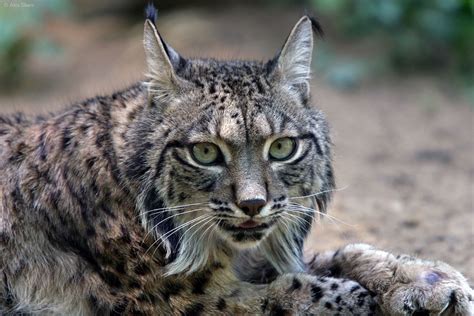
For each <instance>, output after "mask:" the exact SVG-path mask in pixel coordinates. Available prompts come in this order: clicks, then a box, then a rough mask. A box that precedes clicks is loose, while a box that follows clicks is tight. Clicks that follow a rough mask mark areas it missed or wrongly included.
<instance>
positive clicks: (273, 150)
mask: <svg viewBox="0 0 474 316" xmlns="http://www.w3.org/2000/svg"><path fill="white" fill-rule="evenodd" d="M295 152H296V141H295V140H294V139H293V138H290V137H282V138H278V139H277V140H275V141H274V142H273V143H272V144H271V145H270V149H269V151H268V155H269V157H270V160H276V161H283V160H288V159H289V158H291V157H292V156H293V155H294V153H295Z"/></svg>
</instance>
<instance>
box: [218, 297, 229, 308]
mask: <svg viewBox="0 0 474 316" xmlns="http://www.w3.org/2000/svg"><path fill="white" fill-rule="evenodd" d="M226 307H227V302H226V301H225V299H223V298H222V297H221V298H219V300H218V301H217V304H216V308H217V310H219V311H223V310H224V309H225V308H226Z"/></svg>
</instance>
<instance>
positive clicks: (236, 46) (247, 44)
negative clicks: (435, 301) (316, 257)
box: [0, 9, 474, 283]
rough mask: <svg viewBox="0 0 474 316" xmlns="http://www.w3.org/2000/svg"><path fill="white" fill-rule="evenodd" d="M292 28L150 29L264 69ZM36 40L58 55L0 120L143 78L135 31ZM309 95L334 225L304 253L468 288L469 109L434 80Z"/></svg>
mask: <svg viewBox="0 0 474 316" xmlns="http://www.w3.org/2000/svg"><path fill="white" fill-rule="evenodd" d="M297 17H298V12H290V13H288V12H285V13H283V12H281V11H268V10H267V11H265V12H257V11H255V10H249V9H233V10H226V11H225V12H224V11H223V12H217V13H216V12H214V13H212V14H211V13H209V12H206V11H200V10H187V11H177V12H176V13H169V14H165V15H163V16H162V17H161V20H160V22H159V27H160V30H161V33H162V34H163V35H164V36H165V38H166V39H167V40H168V42H169V43H170V44H171V45H172V46H173V47H174V48H175V49H177V50H178V51H180V52H181V53H182V54H183V55H184V56H213V57H220V58H233V57H235V58H254V59H266V58H268V57H271V56H272V55H273V54H274V53H275V52H276V51H277V49H278V47H279V46H280V45H281V44H282V43H283V40H284V39H285V37H286V35H287V33H288V32H289V30H290V29H291V27H292V25H293V24H294V23H295V22H296V20H297ZM44 32H47V34H49V36H50V37H51V38H52V39H54V40H56V41H57V42H58V43H61V45H62V46H63V50H64V51H63V54H61V55H60V56H57V57H55V58H54V59H50V60H44V59H43V60H39V59H38V60H35V59H32V60H30V61H29V62H28V73H29V75H28V78H27V80H26V81H25V83H24V88H22V89H21V90H20V91H19V92H15V93H13V94H9V95H0V111H1V112H3V113H6V112H12V111H15V110H24V111H27V112H44V111H49V110H53V109H57V108H60V107H61V106H64V104H67V103H69V102H72V101H74V100H77V99H81V98H85V97H89V96H92V95H95V94H107V93H109V92H111V91H113V90H114V89H119V88H123V87H126V86H127V85H128V84H130V83H132V82H134V81H136V80H139V79H140V78H142V72H143V71H144V64H143V57H144V56H143V52H142V47H141V32H142V25H141V24H137V25H136V26H134V27H123V26H121V25H119V24H117V23H116V21H114V20H113V19H110V18H102V19H100V20H87V21H82V22H74V21H71V20H69V21H54V22H51V23H50V24H49V25H48V27H47V29H46V30H44ZM316 48H317V45H316ZM315 58H317V53H316V56H315ZM313 94H314V98H313V99H314V103H315V104H316V105H317V106H319V107H320V108H321V109H323V111H324V112H325V113H326V114H327V116H328V118H329V121H330V122H331V125H332V131H333V140H334V143H335V167H336V175H337V179H338V181H337V182H338V188H340V191H338V192H337V193H336V195H335V201H334V203H333V204H332V206H331V210H330V215H332V216H334V217H336V218H337V220H330V219H326V220H324V221H322V222H318V223H317V224H316V225H315V229H314V231H313V233H312V235H311V237H310V238H309V240H308V243H307V248H308V252H310V251H318V250H323V249H331V248H335V247H338V246H341V245H343V244H346V243H351V242H366V243H371V244H374V245H376V246H379V247H382V248H384V249H388V250H390V251H393V252H397V253H400V252H401V253H409V254H415V255H418V256H421V257H426V258H431V259H440V260H444V261H446V262H448V263H450V264H452V265H453V266H455V267H456V268H458V269H460V270H461V271H462V272H463V273H465V274H466V275H467V276H468V277H469V278H470V280H471V283H474V282H473V280H474V250H473V241H474V217H473V215H474V211H473V195H474V187H473V176H474V162H473V160H474V143H473V135H474V133H473V131H474V130H473V126H474V124H473V122H474V116H473V111H472V107H469V105H468V104H467V103H465V102H464V101H462V99H461V98H459V97H457V96H456V95H453V94H451V93H450V92H449V91H448V90H445V89H443V88H442V87H440V84H439V81H435V80H433V78H419V77H418V78H409V79H402V78H398V79H393V78H392V79H383V78H382V79H381V80H377V82H376V83H372V84H370V85H365V86H363V87H361V88H359V89H358V90H356V91H352V92H350V93H348V92H345V93H343V92H340V91H337V90H334V89H333V88H331V87H330V86H328V85H327V83H325V82H324V80H321V79H318V74H315V80H314V85H313Z"/></svg>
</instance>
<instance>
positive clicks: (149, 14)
mask: <svg viewBox="0 0 474 316" xmlns="http://www.w3.org/2000/svg"><path fill="white" fill-rule="evenodd" d="M145 16H146V19H147V20H150V21H151V22H153V24H154V25H156V19H157V17H158V10H156V8H155V6H154V5H153V3H152V2H149V3H148V5H147V6H146V9H145Z"/></svg>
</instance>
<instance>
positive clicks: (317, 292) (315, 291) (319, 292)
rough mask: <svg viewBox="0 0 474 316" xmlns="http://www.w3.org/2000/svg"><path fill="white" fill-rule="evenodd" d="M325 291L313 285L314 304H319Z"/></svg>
mask: <svg viewBox="0 0 474 316" xmlns="http://www.w3.org/2000/svg"><path fill="white" fill-rule="evenodd" d="M323 295H324V291H323V289H322V288H321V287H319V286H317V285H315V284H312V285H311V298H312V300H313V303H316V302H319V300H320V299H321V298H322V297H323Z"/></svg>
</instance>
